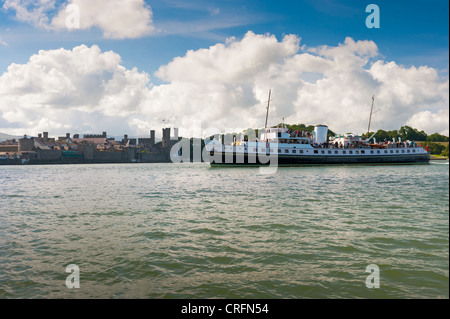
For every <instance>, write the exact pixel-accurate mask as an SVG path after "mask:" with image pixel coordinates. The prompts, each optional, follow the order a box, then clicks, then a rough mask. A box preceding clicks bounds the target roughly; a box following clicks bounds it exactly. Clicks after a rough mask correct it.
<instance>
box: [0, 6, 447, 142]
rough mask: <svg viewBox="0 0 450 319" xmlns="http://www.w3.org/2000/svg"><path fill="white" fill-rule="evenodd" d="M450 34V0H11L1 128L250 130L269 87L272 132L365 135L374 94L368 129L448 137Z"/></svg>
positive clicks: (144, 132)
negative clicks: (292, 127)
mask: <svg viewBox="0 0 450 319" xmlns="http://www.w3.org/2000/svg"><path fill="white" fill-rule="evenodd" d="M371 4H375V5H376V6H377V8H378V12H376V11H373V10H367V12H366V8H367V6H368V5H371ZM377 13H378V15H377ZM376 22H379V25H377V24H376ZM373 26H378V27H373ZM448 31H449V4H448V1H441V0H428V1H403V0H399V1H384V0H383V1H378V0H371V1H359V0H353V1H344V0H303V1H262V0H252V1H237V0H222V1H214V0H210V1H206V0H205V1H204V0H191V1H180V0H167V1H151V0H126V1H124V0H1V1H0V132H2V133H8V134H13V135H24V134H27V135H31V136H36V135H37V134H38V133H40V132H43V131H46V132H49V135H50V136H64V135H65V133H72V134H73V133H79V134H83V133H101V132H103V131H106V132H108V135H110V136H120V135H124V134H128V135H129V136H148V135H149V131H150V130H151V129H155V130H156V131H157V136H158V134H160V130H161V128H163V127H178V128H180V135H182V136H192V135H196V134H197V135H198V134H201V135H202V136H207V135H208V134H213V133H217V132H222V133H223V132H240V131H242V130H244V129H247V128H260V127H263V126H264V120H265V112H266V104H267V99H268V93H269V90H272V98H271V108H270V113H269V125H276V124H278V123H280V122H282V121H283V119H284V121H285V122H286V123H290V124H299V123H304V124H307V125H315V124H326V125H328V126H329V128H330V129H332V130H333V131H334V132H336V133H348V132H354V133H365V132H366V131H367V126H368V121H369V115H370V107H371V102H372V96H375V104H374V113H373V116H372V123H371V130H376V129H385V130H393V129H399V128H400V127H401V126H404V125H409V126H412V127H414V128H417V129H419V130H424V131H425V132H426V133H428V134H432V133H435V132H437V133H440V134H445V135H447V136H448V135H449V119H448V118H449V72H448V71H449V58H448V56H449V32H448ZM200 126H201V131H200V130H199V127H200ZM199 132H201V133H199Z"/></svg>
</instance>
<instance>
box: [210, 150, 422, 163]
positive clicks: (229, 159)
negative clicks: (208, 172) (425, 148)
mask: <svg viewBox="0 0 450 319" xmlns="http://www.w3.org/2000/svg"><path fill="white" fill-rule="evenodd" d="M429 160H430V156H429V154H408V155H386V156H384V155H377V156H369V155H367V156H362V155H359V156H358V155H354V156H314V155H278V156H276V157H269V156H266V155H263V156H254V155H253V156H250V157H249V156H248V154H225V153H216V154H214V156H210V159H209V163H210V164H211V166H261V165H278V166H297V165H345V164H353V165H357V164H373V165H377V164H428V163H429Z"/></svg>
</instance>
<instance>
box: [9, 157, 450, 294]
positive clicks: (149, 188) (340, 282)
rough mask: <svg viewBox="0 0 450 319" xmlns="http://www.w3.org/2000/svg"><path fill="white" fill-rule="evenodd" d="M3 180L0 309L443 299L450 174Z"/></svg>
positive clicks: (244, 171) (111, 172) (170, 170)
mask: <svg viewBox="0 0 450 319" xmlns="http://www.w3.org/2000/svg"><path fill="white" fill-rule="evenodd" d="M0 181H1V183H0V208H1V209H0V298H448V297H449V245H448V240H449V219H448V215H449V214H448V213H449V195H448V192H449V166H448V162H433V163H432V164H430V165H417V166H337V167H297V168H280V169H279V170H278V172H277V173H276V174H273V175H259V174H258V169H257V168H209V166H208V165H204V164H182V165H175V164H134V165H78V166H76V165H74V166H71V165H67V166H10V167H0ZM70 264H76V265H78V266H79V268H80V288H79V289H68V288H67V287H66V284H65V280H66V277H67V276H68V274H67V273H65V269H66V266H68V265H70ZM370 264H376V265H378V266H379V269H380V288H378V289H376V288H375V289H369V288H367V287H366V278H367V276H368V275H369V273H366V272H365V270H366V267H367V266H368V265H370Z"/></svg>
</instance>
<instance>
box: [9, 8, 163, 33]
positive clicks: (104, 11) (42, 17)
mask: <svg viewBox="0 0 450 319" xmlns="http://www.w3.org/2000/svg"><path fill="white" fill-rule="evenodd" d="M69 5H72V6H76V8H77V13H79V22H80V24H79V29H82V30H84V29H90V28H93V27H96V28H99V29H100V30H102V32H103V36H104V37H105V38H111V39H125V38H139V37H143V36H148V35H150V34H152V33H153V32H154V31H155V27H154V26H153V12H152V9H151V7H150V6H149V5H147V4H146V3H145V1H144V0H127V1H122V0H65V1H56V0H5V1H4V4H3V9H5V10H13V11H15V13H16V18H17V19H18V20H19V21H23V22H27V23H31V24H33V25H35V26H38V27H41V28H45V29H55V30H68V29H70V28H71V27H72V25H71V24H70V25H68V24H67V21H68V20H70V21H73V17H74V16H73V14H74V12H75V11H72V10H69V11H67V10H66V9H67V7H68V6H69ZM77 18H78V17H77ZM70 30H71V29H70Z"/></svg>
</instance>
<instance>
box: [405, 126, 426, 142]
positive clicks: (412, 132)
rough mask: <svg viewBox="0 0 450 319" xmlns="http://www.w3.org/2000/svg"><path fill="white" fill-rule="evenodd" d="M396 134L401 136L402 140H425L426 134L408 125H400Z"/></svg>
mask: <svg viewBox="0 0 450 319" xmlns="http://www.w3.org/2000/svg"><path fill="white" fill-rule="evenodd" d="M398 135H399V136H400V137H401V139H402V140H403V141H406V140H410V141H426V140H427V134H426V133H425V132H424V131H420V132H419V130H417V129H415V128H412V127H410V126H407V125H405V126H402V127H401V128H400V129H399V130H398Z"/></svg>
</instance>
